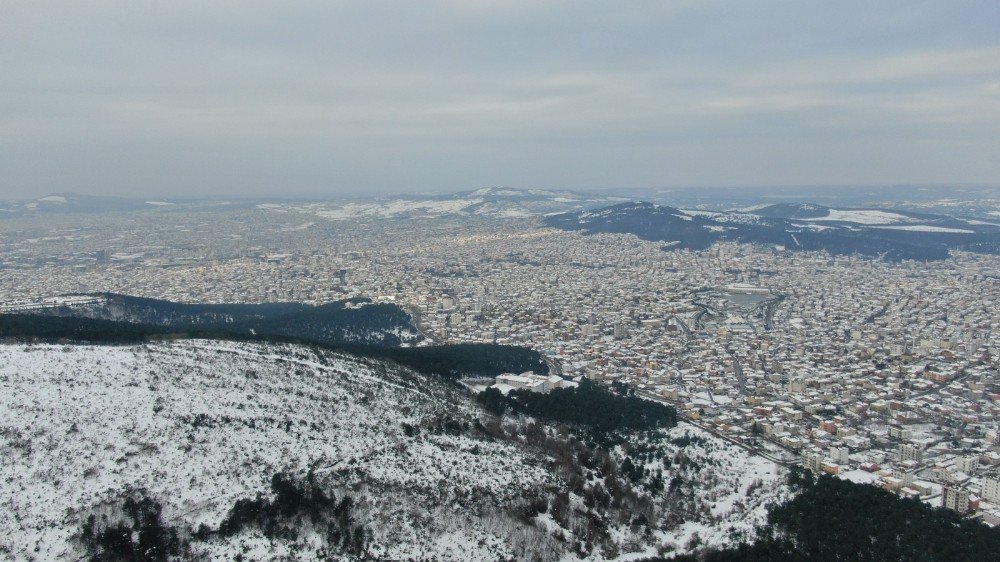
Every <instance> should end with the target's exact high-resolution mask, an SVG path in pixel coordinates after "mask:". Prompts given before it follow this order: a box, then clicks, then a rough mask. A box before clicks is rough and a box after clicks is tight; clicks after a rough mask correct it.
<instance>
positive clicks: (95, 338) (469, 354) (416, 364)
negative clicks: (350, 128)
mask: <svg viewBox="0 0 1000 562" xmlns="http://www.w3.org/2000/svg"><path fill="white" fill-rule="evenodd" d="M308 336H309V332H306V333H305V334H304V335H301V336H300V335H294V334H293V335H286V334H270V333H268V331H267V330H264V333H257V334H248V333H246V332H242V331H238V332H231V331H228V330H226V329H224V328H220V327H214V326H212V327H207V328H202V327H195V328H188V329H181V328H172V327H169V326H156V325H150V324H133V323H130V322H122V321H112V320H101V319H94V318H79V317H69V316H39V315H29V314H0V338H12V339H17V340H27V341H32V340H37V341H44V342H88V343H106V344H125V343H138V342H143V341H148V340H157V339H181V338H185V339H190V338H200V339H225V340H237V341H257V342H275V343H297V344H304V345H312V346H317V347H322V348H324V349H329V350H333V351H342V352H345V353H352V354H355V355H362V356H365V357H371V358H375V359H387V360H390V361H394V362H396V363H399V364H401V365H405V366H407V367H410V368H412V369H414V370H415V371H418V372H420V373H424V374H428V375H436V376H443V377H446V378H448V379H452V380H455V379H458V378H460V377H495V376H497V375H499V374H501V373H510V372H515V373H521V372H524V371H534V372H536V373H542V374H545V373H548V366H547V365H546V363H545V361H544V360H542V357H541V355H540V354H539V353H538V352H537V351H534V350H531V349H528V348H525V347H518V346H510V345H495V344H456V345H434V346H426V347H394V346H391V345H378V344H369V343H351V342H334V343H330V342H326V341H323V340H314V339H310V338H309V337H308Z"/></svg>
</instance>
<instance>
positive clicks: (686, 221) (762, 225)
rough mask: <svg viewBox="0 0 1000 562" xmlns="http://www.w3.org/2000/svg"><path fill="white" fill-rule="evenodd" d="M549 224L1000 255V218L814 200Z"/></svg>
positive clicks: (592, 214) (833, 247)
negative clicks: (812, 202) (840, 206)
mask: <svg viewBox="0 0 1000 562" xmlns="http://www.w3.org/2000/svg"><path fill="white" fill-rule="evenodd" d="M544 224H545V225H546V226H550V227H554V228H559V229H562V230H582V231H584V232H586V233H588V234H592V233H597V232H605V233H623V234H634V235H636V236H638V237H640V238H642V239H644V240H652V241H661V242H671V243H672V244H671V245H670V247H672V248H689V249H695V250H700V249H705V248H708V247H709V246H711V245H712V244H714V243H715V242H717V241H734V242H743V243H754V244H765V245H772V246H776V247H779V248H781V249H784V250H788V251H799V250H811V251H817V250H825V251H827V252H829V253H831V254H833V255H850V254H858V255H862V256H866V257H874V258H881V259H885V260H889V261H900V260H905V259H913V260H938V259H945V258H947V257H948V255H949V251H950V250H965V251H970V252H979V253H987V254H997V253H1000V221H989V220H977V219H964V218H955V217H948V216H944V215H930V214H919V213H910V212H901V211H886V210H880V209H834V208H830V207H824V206H821V205H807V204H791V203H781V204H775V205H767V206H756V207H749V208H745V209H742V210H736V211H709V210H696V209H678V208H675V207H668V206H664V205H655V204H652V203H645V202H629V203H622V204H619V205H613V206H610V207H604V208H601V209H596V210H589V211H577V212H570V213H562V214H557V215H552V216H548V217H545V219H544Z"/></svg>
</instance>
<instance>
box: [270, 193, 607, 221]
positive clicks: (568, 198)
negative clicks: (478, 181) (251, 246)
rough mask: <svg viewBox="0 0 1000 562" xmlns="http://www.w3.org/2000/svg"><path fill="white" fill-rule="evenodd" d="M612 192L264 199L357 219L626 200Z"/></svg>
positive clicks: (516, 211)
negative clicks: (297, 200)
mask: <svg viewBox="0 0 1000 562" xmlns="http://www.w3.org/2000/svg"><path fill="white" fill-rule="evenodd" d="M623 200H624V198H621V197H615V196H612V195H598V194H588V193H580V192H575V191H565V190H547V189H512V188H506V187H485V188H482V189H477V190H474V191H463V192H458V193H452V194H447V195H400V196H395V197H383V198H376V199H362V200H357V201H329V202H324V203H307V204H304V203H262V204H260V205H258V208H260V209H263V210H265V211H272V212H288V211H294V212H301V213H308V214H313V215H316V216H319V217H322V218H326V219H329V220H344V219H357V218H366V217H368V218H388V219H406V218H427V217H445V216H464V217H493V218H526V217H533V216H539V215H545V214H551V213H561V212H566V211H572V210H581V209H591V208H595V207H600V206H604V205H608V204H611V203H615V202H619V201H623Z"/></svg>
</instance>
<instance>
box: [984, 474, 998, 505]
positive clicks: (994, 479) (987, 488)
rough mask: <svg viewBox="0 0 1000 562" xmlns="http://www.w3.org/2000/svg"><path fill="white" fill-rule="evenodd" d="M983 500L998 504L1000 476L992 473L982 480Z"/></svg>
mask: <svg viewBox="0 0 1000 562" xmlns="http://www.w3.org/2000/svg"><path fill="white" fill-rule="evenodd" d="M983 499H985V500H986V501H988V502H992V503H1000V474H997V473H995V472H994V473H993V474H990V475H989V476H987V477H985V478H983Z"/></svg>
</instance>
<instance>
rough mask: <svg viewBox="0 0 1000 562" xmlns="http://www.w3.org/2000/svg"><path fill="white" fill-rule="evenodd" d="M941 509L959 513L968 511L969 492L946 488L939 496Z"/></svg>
mask: <svg viewBox="0 0 1000 562" xmlns="http://www.w3.org/2000/svg"><path fill="white" fill-rule="evenodd" d="M941 507H944V508H947V509H950V510H952V511H957V512H959V513H965V512H967V511H969V491H968V490H966V489H963V488H958V487H954V486H948V487H946V488H945V489H944V492H943V493H942V494H941Z"/></svg>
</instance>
